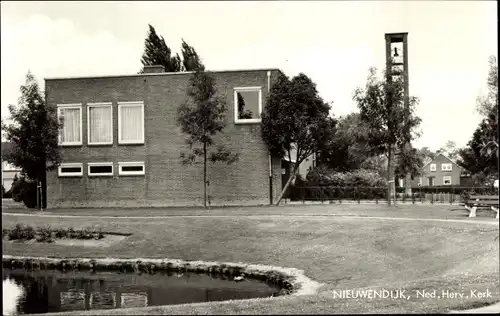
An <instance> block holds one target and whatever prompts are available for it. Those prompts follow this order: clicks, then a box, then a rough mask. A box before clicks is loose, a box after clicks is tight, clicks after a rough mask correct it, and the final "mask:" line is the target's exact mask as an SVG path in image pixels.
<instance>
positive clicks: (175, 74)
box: [44, 68, 284, 81]
mask: <svg viewBox="0 0 500 316" xmlns="http://www.w3.org/2000/svg"><path fill="white" fill-rule="evenodd" d="M206 71H207V72H215V73H221V72H250V71H279V72H281V73H283V71H281V69H279V68H256V69H232V70H206ZM193 73H195V71H180V72H155V73H142V74H126V75H100V76H70V77H49V78H44V80H45V81H47V80H65V79H102V78H127V77H144V76H178V75H185V74H193ZM283 74H284V73H283Z"/></svg>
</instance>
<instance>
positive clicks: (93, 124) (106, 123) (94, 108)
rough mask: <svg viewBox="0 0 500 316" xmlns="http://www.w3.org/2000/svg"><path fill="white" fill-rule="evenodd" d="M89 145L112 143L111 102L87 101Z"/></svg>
mask: <svg viewBox="0 0 500 316" xmlns="http://www.w3.org/2000/svg"><path fill="white" fill-rule="evenodd" d="M87 111H88V112H87V128H88V131H87V132H88V144H89V145H112V144H113V107H112V105H111V103H89V104H88V106H87Z"/></svg>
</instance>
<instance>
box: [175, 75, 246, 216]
mask: <svg viewBox="0 0 500 316" xmlns="http://www.w3.org/2000/svg"><path fill="white" fill-rule="evenodd" d="M187 96H188V101H187V102H185V103H184V104H182V105H181V106H179V108H178V112H177V124H178V125H179V126H180V128H181V131H182V132H183V133H185V134H187V135H188V138H187V143H188V144H189V147H190V152H189V153H184V152H183V153H181V156H180V158H181V161H182V163H183V164H192V163H194V162H195V161H196V158H197V157H201V158H202V159H203V165H204V168H203V178H204V181H203V182H204V205H205V207H206V199H207V195H206V186H207V160H208V159H209V160H210V161H211V162H212V163H215V162H225V163H227V164H232V163H234V162H235V161H237V160H238V155H237V154H232V153H231V152H230V151H229V150H228V149H226V148H225V147H224V146H222V145H219V146H217V150H216V151H215V152H209V151H208V150H209V148H210V147H211V146H212V145H214V139H213V136H214V135H215V134H217V133H219V132H222V130H223V129H224V127H225V125H226V124H225V113H226V110H227V109H226V104H225V100H224V98H223V97H220V96H219V95H218V92H217V87H216V83H215V79H214V77H213V76H212V75H211V74H210V73H207V72H203V71H197V72H196V73H195V74H194V75H193V76H192V77H191V78H190V80H189V87H188V92H187Z"/></svg>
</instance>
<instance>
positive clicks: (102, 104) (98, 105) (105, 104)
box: [87, 102, 113, 146]
mask: <svg viewBox="0 0 500 316" xmlns="http://www.w3.org/2000/svg"><path fill="white" fill-rule="evenodd" d="M108 107H109V108H110V109H111V141H109V142H100V143H91V142H90V108H108ZM87 145H89V146H96V145H113V103H111V102H99V103H87Z"/></svg>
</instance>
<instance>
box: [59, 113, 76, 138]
mask: <svg viewBox="0 0 500 316" xmlns="http://www.w3.org/2000/svg"><path fill="white" fill-rule="evenodd" d="M61 112H62V115H63V121H62V123H63V128H62V133H61V141H62V142H63V143H74V142H80V141H81V135H80V109H62V110H61Z"/></svg>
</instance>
